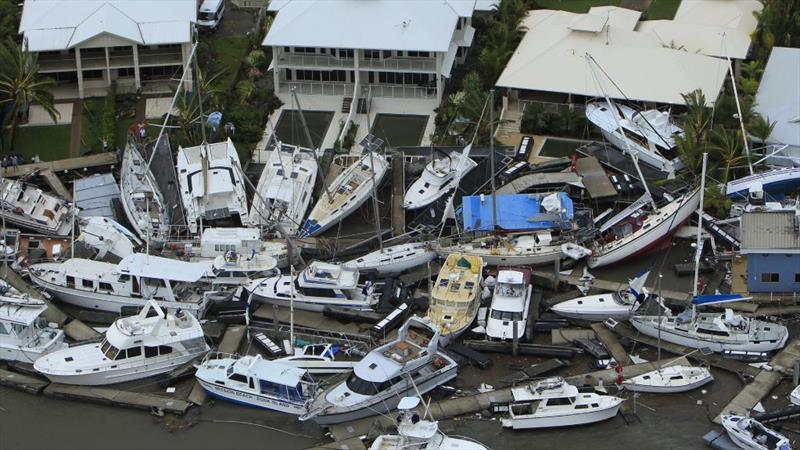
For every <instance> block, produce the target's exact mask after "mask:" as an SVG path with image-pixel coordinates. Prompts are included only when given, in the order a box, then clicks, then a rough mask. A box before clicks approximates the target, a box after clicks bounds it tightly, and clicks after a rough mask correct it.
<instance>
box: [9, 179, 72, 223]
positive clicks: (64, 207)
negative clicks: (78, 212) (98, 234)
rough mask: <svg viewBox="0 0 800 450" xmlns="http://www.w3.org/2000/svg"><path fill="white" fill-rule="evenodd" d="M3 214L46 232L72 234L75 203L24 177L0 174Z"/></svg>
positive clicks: (15, 221)
mask: <svg viewBox="0 0 800 450" xmlns="http://www.w3.org/2000/svg"><path fill="white" fill-rule="evenodd" d="M0 195H2V196H1V197H0V217H5V220H6V222H7V223H10V224H13V225H16V226H19V227H22V228H26V229H28V230H32V231H35V232H37V233H42V234H45V235H47V236H69V234H70V230H71V229H72V213H73V209H74V207H73V206H72V205H70V204H69V202H67V201H66V200H63V199H60V198H58V197H56V196H53V195H50V194H46V193H45V192H44V191H42V190H41V189H39V188H38V187H36V186H34V185H32V184H28V183H26V182H24V181H22V180H12V179H9V178H0Z"/></svg>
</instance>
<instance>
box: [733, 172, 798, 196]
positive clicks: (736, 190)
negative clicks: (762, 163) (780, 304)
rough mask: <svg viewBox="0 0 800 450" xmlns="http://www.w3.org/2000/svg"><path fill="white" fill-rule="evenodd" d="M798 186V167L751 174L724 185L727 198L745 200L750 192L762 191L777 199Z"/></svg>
mask: <svg viewBox="0 0 800 450" xmlns="http://www.w3.org/2000/svg"><path fill="white" fill-rule="evenodd" d="M798 186H800V167H783V168H779V169H772V170H768V171H765V172H760V173H753V174H750V175H747V176H744V177H741V178H737V179H735V180H732V181H729V182H728V184H726V185H725V195H726V196H727V197H728V198H742V199H746V198H747V197H748V195H749V194H750V192H751V191H752V190H754V188H755V190H759V191H764V192H766V193H768V194H772V195H773V196H777V197H778V198H781V197H783V194H784V193H785V192H791V191H792V190H794V189H797V187H798Z"/></svg>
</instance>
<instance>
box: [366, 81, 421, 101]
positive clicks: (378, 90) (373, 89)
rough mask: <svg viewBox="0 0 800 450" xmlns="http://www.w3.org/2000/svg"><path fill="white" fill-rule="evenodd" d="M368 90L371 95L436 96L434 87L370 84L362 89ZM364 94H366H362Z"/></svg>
mask: <svg viewBox="0 0 800 450" xmlns="http://www.w3.org/2000/svg"><path fill="white" fill-rule="evenodd" d="M364 90H369V93H370V95H371V96H373V97H389V98H436V88H435V87H419V86H403V85H382V84H370V85H369V86H364V87H363V88H362V91H364ZM364 95H365V96H366V94H364Z"/></svg>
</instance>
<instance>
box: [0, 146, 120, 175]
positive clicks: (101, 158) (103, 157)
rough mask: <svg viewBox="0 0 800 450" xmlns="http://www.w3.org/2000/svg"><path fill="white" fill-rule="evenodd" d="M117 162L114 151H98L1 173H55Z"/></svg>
mask: <svg viewBox="0 0 800 450" xmlns="http://www.w3.org/2000/svg"><path fill="white" fill-rule="evenodd" d="M113 164H117V155H116V154H115V153H114V152H106V153H97V154H94V155H86V156H79V157H77V158H67V159H59V160H56V161H42V162H38V163H32V164H23V165H21V166H16V167H6V168H2V169H0V175H2V176H4V177H8V178H13V177H21V176H24V175H30V174H32V173H33V172H37V171H45V170H49V171H51V172H53V173H59V172H63V171H65V170H79V169H80V170H82V169H84V168H91V167H102V166H110V165H113Z"/></svg>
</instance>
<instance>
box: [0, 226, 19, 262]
mask: <svg viewBox="0 0 800 450" xmlns="http://www.w3.org/2000/svg"><path fill="white" fill-rule="evenodd" d="M19 238H20V232H19V230H15V229H12V228H6V229H3V230H0V262H8V263H9V264H10V263H13V262H14V261H16V260H17V255H18V254H19V244H20V239H19Z"/></svg>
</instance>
